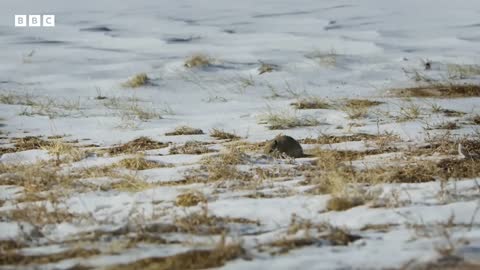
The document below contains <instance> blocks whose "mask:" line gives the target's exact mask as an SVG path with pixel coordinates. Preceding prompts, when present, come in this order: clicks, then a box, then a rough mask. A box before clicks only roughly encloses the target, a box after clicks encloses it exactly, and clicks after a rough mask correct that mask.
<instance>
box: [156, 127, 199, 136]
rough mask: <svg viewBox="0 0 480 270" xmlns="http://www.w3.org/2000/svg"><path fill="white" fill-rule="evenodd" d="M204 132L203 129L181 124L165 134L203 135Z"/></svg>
mask: <svg viewBox="0 0 480 270" xmlns="http://www.w3.org/2000/svg"><path fill="white" fill-rule="evenodd" d="M201 134H204V133H203V130H201V129H198V128H192V127H189V126H179V127H177V128H175V130H174V131H171V132H167V133H165V136H177V135H201Z"/></svg>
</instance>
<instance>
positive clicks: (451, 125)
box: [434, 122, 460, 130]
mask: <svg viewBox="0 0 480 270" xmlns="http://www.w3.org/2000/svg"><path fill="white" fill-rule="evenodd" d="M434 128H435V129H446V130H454V129H459V128H460V126H459V125H458V124H457V122H444V123H441V124H438V125H436V126H435V127H434Z"/></svg>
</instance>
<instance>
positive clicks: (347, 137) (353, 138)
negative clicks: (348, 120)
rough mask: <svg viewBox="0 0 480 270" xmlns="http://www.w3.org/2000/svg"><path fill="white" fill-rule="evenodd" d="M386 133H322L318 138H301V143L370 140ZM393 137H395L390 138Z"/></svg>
mask: <svg viewBox="0 0 480 270" xmlns="http://www.w3.org/2000/svg"><path fill="white" fill-rule="evenodd" d="M384 136H386V135H373V134H367V133H357V134H353V135H340V136H336V135H327V134H322V135H320V136H318V137H317V138H306V139H301V140H299V142H300V143H304V144H335V143H342V142H356V141H370V140H377V139H381V138H382V137H384ZM389 139H393V138H389Z"/></svg>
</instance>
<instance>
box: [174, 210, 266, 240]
mask: <svg viewBox="0 0 480 270" xmlns="http://www.w3.org/2000/svg"><path fill="white" fill-rule="evenodd" d="M230 224H246V225H253V226H260V222H258V221H254V220H250V219H247V218H232V217H219V216H215V215H209V214H208V211H207V210H206V208H204V209H203V211H202V212H200V213H192V214H189V215H187V216H185V217H182V218H178V219H176V220H175V226H177V229H178V230H179V231H182V232H187V233H192V234H199V235H205V234H222V233H227V232H229V225H230Z"/></svg>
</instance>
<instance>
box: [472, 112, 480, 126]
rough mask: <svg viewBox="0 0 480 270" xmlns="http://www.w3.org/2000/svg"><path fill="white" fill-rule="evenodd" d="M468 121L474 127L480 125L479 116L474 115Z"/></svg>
mask: <svg viewBox="0 0 480 270" xmlns="http://www.w3.org/2000/svg"><path fill="white" fill-rule="evenodd" d="M470 121H472V123H474V124H475V125H480V114H476V115H474V116H472V117H471V118H470Z"/></svg>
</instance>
